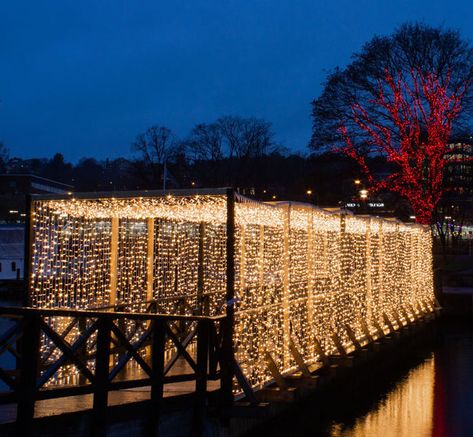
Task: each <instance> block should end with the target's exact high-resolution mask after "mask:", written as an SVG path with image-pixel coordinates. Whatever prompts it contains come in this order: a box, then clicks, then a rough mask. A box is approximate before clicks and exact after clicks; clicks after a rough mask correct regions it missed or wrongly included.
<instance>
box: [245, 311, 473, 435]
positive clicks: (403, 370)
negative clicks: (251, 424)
mask: <svg viewBox="0 0 473 437" xmlns="http://www.w3.org/2000/svg"><path fill="white" fill-rule="evenodd" d="M472 411H473V323H472V322H471V321H461V322H458V321H451V320H450V321H443V322H440V323H439V326H438V329H437V331H436V334H435V336H434V340H433V343H432V344H430V345H426V347H419V348H418V350H417V351H415V352H414V353H413V354H411V355H410V356H408V357H403V358H402V359H401V360H400V362H399V363H396V364H395V365H394V366H391V367H385V366H383V367H382V368H380V369H378V371H377V372H376V373H374V374H373V373H371V374H369V375H364V377H363V378H362V379H360V381H358V384H354V385H352V386H351V387H350V388H347V389H344V390H341V391H340V392H338V393H337V394H336V395H334V396H333V397H332V399H331V400H330V401H329V402H323V403H322V402H320V403H319V402H317V400H316V399H314V400H311V401H310V402H304V403H301V404H299V405H298V407H297V408H294V409H291V412H290V414H291V417H292V420H291V421H290V422H289V421H288V420H286V419H287V417H281V418H280V419H276V420H275V421H273V423H271V424H270V426H269V429H268V428H267V427H266V429H267V431H268V432H269V433H270V434H271V435H281V436H282V435H285V436H287V435H291V436H307V435H313V436H323V437H379V436H383V437H471V436H472V435H473V415H472ZM260 432H261V429H258V430H256V431H255V432H254V433H252V435H257V434H258V433H260Z"/></svg>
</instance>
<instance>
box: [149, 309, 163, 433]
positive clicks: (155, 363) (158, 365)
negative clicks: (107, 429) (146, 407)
mask: <svg viewBox="0 0 473 437" xmlns="http://www.w3.org/2000/svg"><path fill="white" fill-rule="evenodd" d="M151 323H152V325H153V329H152V336H151V370H152V377H151V402H150V406H151V408H150V409H151V411H150V422H151V423H150V427H151V432H150V433H149V435H151V436H158V435H159V418H160V416H161V401H162V399H163V387H164V352H165V343H166V327H165V323H166V321H165V320H164V319H161V318H155V319H153V320H152V321H151Z"/></svg>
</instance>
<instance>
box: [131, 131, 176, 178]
mask: <svg viewBox="0 0 473 437" xmlns="http://www.w3.org/2000/svg"><path fill="white" fill-rule="evenodd" d="M132 149H133V150H134V151H136V152H139V153H140V155H141V162H137V163H135V167H136V169H137V171H138V172H139V174H140V176H141V177H142V178H143V179H144V180H145V182H146V183H147V184H151V185H153V186H158V185H159V184H160V183H161V179H162V178H165V177H166V175H165V173H166V172H165V167H166V163H167V162H168V161H169V160H172V159H173V158H174V157H175V156H176V155H177V154H178V153H179V151H180V149H181V144H180V143H179V142H178V141H177V138H176V135H175V134H174V133H173V132H172V131H171V130H170V129H168V128H167V127H165V126H151V127H150V128H149V129H147V130H146V132H143V133H141V134H139V135H138V136H137V137H136V140H135V141H134V143H133V144H132Z"/></svg>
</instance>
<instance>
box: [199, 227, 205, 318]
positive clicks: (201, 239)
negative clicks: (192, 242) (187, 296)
mask: <svg viewBox="0 0 473 437" xmlns="http://www.w3.org/2000/svg"><path fill="white" fill-rule="evenodd" d="M204 242H205V223H204V222H200V224H199V253H198V259H197V302H198V307H199V314H201V315H202V314H204V315H207V314H208V305H206V303H205V302H204V300H205V298H204V287H205V284H204V273H205V272H204V262H205V260H204Z"/></svg>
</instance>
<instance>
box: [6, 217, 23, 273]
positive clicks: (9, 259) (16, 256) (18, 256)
mask: <svg viewBox="0 0 473 437" xmlns="http://www.w3.org/2000/svg"><path fill="white" fill-rule="evenodd" d="M24 241H25V228H24V226H18V225H4V226H0V280H4V279H22V278H23V260H24V253H25V246H24Z"/></svg>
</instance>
